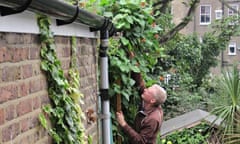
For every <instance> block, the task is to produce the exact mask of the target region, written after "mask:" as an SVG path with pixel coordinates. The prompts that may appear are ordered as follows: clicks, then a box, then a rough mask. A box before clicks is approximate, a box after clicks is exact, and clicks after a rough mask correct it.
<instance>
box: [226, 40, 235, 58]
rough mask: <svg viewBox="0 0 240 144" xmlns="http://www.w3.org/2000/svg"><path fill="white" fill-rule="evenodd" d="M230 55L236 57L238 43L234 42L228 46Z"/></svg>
mask: <svg viewBox="0 0 240 144" xmlns="http://www.w3.org/2000/svg"><path fill="white" fill-rule="evenodd" d="M228 55H236V43H235V42H232V43H230V44H229V45H228Z"/></svg>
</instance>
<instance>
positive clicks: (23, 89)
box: [19, 81, 30, 97]
mask: <svg viewBox="0 0 240 144" xmlns="http://www.w3.org/2000/svg"><path fill="white" fill-rule="evenodd" d="M29 89H30V88H29V83H28V82H25V81H24V82H23V83H21V84H19V97H23V96H27V95H28V94H29Z"/></svg>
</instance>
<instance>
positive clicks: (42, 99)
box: [41, 94, 50, 105]
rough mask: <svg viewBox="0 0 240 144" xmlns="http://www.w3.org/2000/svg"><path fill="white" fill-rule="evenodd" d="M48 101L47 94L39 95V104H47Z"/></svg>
mask: <svg viewBox="0 0 240 144" xmlns="http://www.w3.org/2000/svg"><path fill="white" fill-rule="evenodd" d="M49 103H50V99H49V97H48V95H47V94H46V95H42V96H41V105H45V104H49Z"/></svg>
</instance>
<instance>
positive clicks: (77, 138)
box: [37, 15, 85, 144]
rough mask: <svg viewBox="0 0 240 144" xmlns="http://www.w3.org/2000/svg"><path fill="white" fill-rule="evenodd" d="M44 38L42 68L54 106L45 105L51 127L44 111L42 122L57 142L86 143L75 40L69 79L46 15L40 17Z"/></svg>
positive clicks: (38, 19)
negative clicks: (63, 67)
mask: <svg viewBox="0 0 240 144" xmlns="http://www.w3.org/2000/svg"><path fill="white" fill-rule="evenodd" d="M37 21H38V26H39V29H40V40H41V46H42V47H41V58H42V61H41V68H42V70H44V71H45V72H46V77H47V80H48V93H49V97H50V99H51V101H52V103H51V104H52V105H51V106H50V105H46V106H44V107H43V111H44V112H45V113H46V114H47V116H48V117H49V119H50V120H51V125H52V126H53V127H50V126H49V125H48V124H47V120H46V118H45V116H44V115H43V114H40V115H39V120H40V123H41V125H42V126H43V127H44V128H45V129H46V130H48V132H49V134H50V135H51V136H52V138H53V140H54V142H55V143H57V144H76V143H77V144H85V134H84V127H83V125H82V123H81V118H83V112H82V111H81V108H80V106H79V102H80V98H81V97H82V96H83V94H81V92H80V91H79V86H80V83H79V78H80V76H79V73H78V70H77V68H76V62H77V61H76V39H75V38H74V37H73V38H72V49H73V50H72V53H73V54H74V55H73V56H72V57H73V58H72V59H71V70H70V71H69V75H70V78H72V79H71V80H70V82H68V81H67V79H66V78H65V76H64V73H63V70H62V68H61V62H60V60H58V59H57V56H56V50H55V45H54V38H53V33H52V32H51V31H50V29H49V25H50V20H49V19H48V18H47V17H46V16H43V15H38V17H37Z"/></svg>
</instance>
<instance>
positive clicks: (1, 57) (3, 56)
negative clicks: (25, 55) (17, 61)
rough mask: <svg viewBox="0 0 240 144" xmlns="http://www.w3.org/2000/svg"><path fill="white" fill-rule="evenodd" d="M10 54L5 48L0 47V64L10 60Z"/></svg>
mask: <svg viewBox="0 0 240 144" xmlns="http://www.w3.org/2000/svg"><path fill="white" fill-rule="evenodd" d="M10 54H11V53H10V52H9V51H8V50H7V48H6V47H0V62H7V61H10V59H11V55H10Z"/></svg>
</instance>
